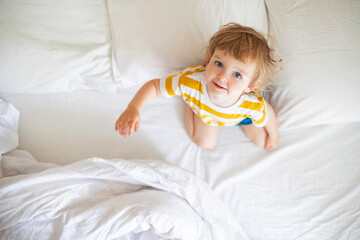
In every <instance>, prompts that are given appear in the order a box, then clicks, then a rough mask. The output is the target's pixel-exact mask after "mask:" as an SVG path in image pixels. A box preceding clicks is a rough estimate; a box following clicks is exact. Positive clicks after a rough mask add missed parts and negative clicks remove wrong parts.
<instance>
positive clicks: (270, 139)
mask: <svg viewBox="0 0 360 240" xmlns="http://www.w3.org/2000/svg"><path fill="white" fill-rule="evenodd" d="M278 143H279V134H276V135H274V134H273V135H268V136H267V137H266V142H265V150H273V149H275V148H276V147H277V145H278Z"/></svg>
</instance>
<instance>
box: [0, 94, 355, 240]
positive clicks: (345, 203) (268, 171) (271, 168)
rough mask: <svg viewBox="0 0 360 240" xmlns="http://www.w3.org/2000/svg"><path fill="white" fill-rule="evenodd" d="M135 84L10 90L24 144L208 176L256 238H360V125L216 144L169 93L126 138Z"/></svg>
mask: <svg viewBox="0 0 360 240" xmlns="http://www.w3.org/2000/svg"><path fill="white" fill-rule="evenodd" d="M135 90H136V89H135V88H132V90H130V91H125V90H124V91H122V92H120V93H119V94H117V95H109V94H101V93H96V92H76V93H71V94H70V93H68V94H58V95H54V94H51V95H17V94H2V97H3V98H4V99H6V100H8V101H11V102H13V104H14V105H15V106H16V107H17V108H18V109H19V111H20V112H21V119H20V124H19V139H20V140H19V143H20V145H19V149H31V153H32V154H33V155H34V156H35V158H36V159H38V161H40V162H48V163H57V164H62V165H67V164H70V163H72V162H76V161H79V160H82V159H85V158H88V157H91V156H97V157H101V158H106V159H112V158H119V157H120V156H121V157H122V158H125V159H161V160H165V161H166V162H170V163H173V164H176V165H177V166H180V167H182V168H184V169H187V170H189V171H190V172H192V173H193V174H195V175H196V176H198V177H200V178H201V179H204V180H205V181H206V182H207V183H208V184H209V186H210V187H211V189H213V191H214V192H215V194H216V195H217V197H218V198H219V199H220V200H221V201H222V202H223V204H224V205H225V207H226V208H227V209H228V210H229V211H230V212H231V214H232V215H233V216H234V218H235V219H236V222H237V223H238V224H240V225H241V226H242V227H243V229H244V231H245V232H246V234H247V235H248V236H249V238H250V239H261V240H263V239H265V240H266V239H274V236H275V237H276V239H284V240H287V239H297V238H299V239H301V238H303V239H313V238H316V239H341V240H348V239H351V240H355V239H358V238H359V237H360V231H359V229H360V225H359V222H360V221H359V219H360V206H359V204H358V199H359V198H360V187H359V182H360V174H359V172H360V169H359V168H360V150H359V148H358V144H356V143H359V142H360V134H359V133H360V123H357V122H354V123H343V124H332V125H323V126H313V127H300V128H292V129H281V130H280V135H281V138H280V143H279V147H278V149H276V150H275V151H273V152H266V151H264V150H263V149H262V148H258V147H255V146H254V145H253V144H252V143H251V142H249V140H248V139H247V138H246V137H245V136H244V134H243V133H242V131H241V130H240V129H238V128H225V129H223V130H222V132H221V134H220V138H219V143H218V146H217V147H216V148H215V149H214V150H213V151H206V150H202V149H199V148H198V147H196V146H195V144H193V143H192V142H191V141H190V139H189V138H188V136H187V134H186V131H185V128H184V126H183V121H182V119H183V107H184V106H183V103H182V102H181V101H180V100H179V99H172V100H165V99H162V98H160V99H157V100H154V101H153V102H151V103H150V105H149V107H148V110H145V111H144V112H143V114H142V123H141V128H140V131H139V132H138V133H137V134H135V135H134V136H133V137H131V138H128V139H124V138H122V137H120V136H119V135H118V133H116V132H115V130H114V121H115V120H116V118H117V117H118V114H119V112H120V111H121V109H123V108H124V107H125V106H126V104H127V102H128V101H129V100H130V98H131V96H132V94H133V93H132V91H135ZM74 104H76V111H74ZM33 106H36V108H35V107H33ZM43 129H46V131H44V130H43ZM35 136H36V137H35ZM54 136H56V137H54ZM32 139H36V141H31V140H32Z"/></svg>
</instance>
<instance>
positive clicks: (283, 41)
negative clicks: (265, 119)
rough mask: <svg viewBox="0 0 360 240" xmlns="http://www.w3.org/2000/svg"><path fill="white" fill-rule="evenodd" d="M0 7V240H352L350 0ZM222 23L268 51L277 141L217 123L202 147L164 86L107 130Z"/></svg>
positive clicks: (94, 1)
mask: <svg viewBox="0 0 360 240" xmlns="http://www.w3.org/2000/svg"><path fill="white" fill-rule="evenodd" d="M0 5H1V6H0V99H1V100H0V133H1V134H0V150H1V152H0V154H1V155H0V164H1V178H0V190H1V191H0V239H23V238H26V237H28V238H31V239H38V238H43V239H72V238H76V239H87V238H92V239H119V240H125V239H126V240H129V239H132V240H135V239H136V240H150V239H151V240H155V239H156V240H157V239H186V240H192V239H194V240H198V239H206V240H208V239H215V240H218V239H236V240H238V239H259V240H266V239H280V240H281V239H284V240H288V239H321V240H329V239H331V240H335V239H336V240H339V239H340V240H357V239H360V203H359V199H360V184H359V183H360V149H359V147H358V145H359V143H360V111H359V105H360V95H359V94H358V90H359V88H360V81H359V76H360V69H359V68H358V66H359V64H360V44H359V42H360V15H359V14H358V13H359V12H360V4H359V1H353V0H344V1H335V0H331V1H308V0H305V1H296V0H286V1H278V0H265V1H262V0H256V1H246V0H241V1H240V0H228V1H217V0H206V1H205V0H196V1H194V0H178V1H162V0H152V1H128V0H116V1H115V0H106V1H102V0H81V1H76V3H74V1H63V2H62V4H59V3H58V1H55V0H48V1H46V3H44V1H41V0H32V1H28V0H21V1H16V0H4V1H2V2H1V3H0ZM154 13H156V14H154ZM164 19H166V21H164ZM229 22H237V23H240V24H243V25H246V26H250V27H252V28H254V29H256V30H257V31H259V32H261V33H262V34H264V35H265V36H266V37H267V40H268V42H269V45H270V46H271V48H272V49H273V54H274V57H275V58H276V59H278V60H280V59H282V62H281V63H280V61H279V68H278V70H279V71H278V74H277V78H276V81H274V82H273V85H272V88H270V89H268V90H269V91H268V92H267V93H266V100H267V102H268V103H270V104H271V106H272V107H273V108H274V110H275V112H276V114H277V123H278V126H279V133H280V141H279V145H278V147H277V148H276V149H275V150H272V151H266V150H264V149H263V148H260V147H257V146H255V145H254V144H253V143H251V142H250V141H249V139H248V138H247V137H246V136H245V135H244V133H243V131H242V130H241V128H240V127H227V128H222V129H221V132H220V136H219V141H218V143H217V146H216V147H215V148H214V149H213V150H204V149H201V148H199V147H198V146H197V145H196V144H194V143H193V142H192V141H191V139H190V137H189V136H188V135H187V133H186V130H185V124H184V118H185V116H184V110H185V105H184V104H185V103H184V102H183V100H181V99H180V98H176V97H175V98H169V99H166V98H162V97H159V98H156V99H154V100H152V101H151V102H149V103H148V104H147V106H146V107H145V108H144V109H143V110H142V112H141V123H140V129H139V131H138V132H137V133H136V134H134V135H133V136H131V137H130V138H123V137H121V136H120V135H119V133H118V132H116V131H115V121H116V119H117V118H118V117H119V115H120V114H121V112H122V111H124V110H125V108H126V107H127V105H128V103H129V102H130V101H131V99H132V97H133V96H134V94H135V93H136V92H137V90H138V89H139V88H140V87H141V86H142V84H144V83H145V82H146V81H148V80H150V79H153V78H159V77H163V75H167V74H170V73H173V72H178V71H181V70H182V69H184V68H185V67H187V66H190V65H195V64H200V63H201V61H202V60H203V57H204V52H203V51H202V50H203V48H204V47H205V46H206V44H207V39H208V38H209V37H210V36H211V35H212V34H213V33H214V32H216V31H217V29H218V28H219V27H220V26H222V25H224V24H226V23H229ZM26 187H28V189H31V190H29V191H26Z"/></svg>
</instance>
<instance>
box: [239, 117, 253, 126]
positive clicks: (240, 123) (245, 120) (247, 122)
mask: <svg viewBox="0 0 360 240" xmlns="http://www.w3.org/2000/svg"><path fill="white" fill-rule="evenodd" d="M252 123H253V122H252V120H251V118H245V119H244V120H242V121H241V122H239V123H238V124H236V126H241V125H251V124H252Z"/></svg>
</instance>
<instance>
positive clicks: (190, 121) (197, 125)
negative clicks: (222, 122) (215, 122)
mask: <svg viewBox="0 0 360 240" xmlns="http://www.w3.org/2000/svg"><path fill="white" fill-rule="evenodd" d="M185 126H186V130H187V132H188V134H189V136H190V138H191V139H192V140H193V142H194V143H196V144H197V145H198V146H199V147H201V148H204V149H213V148H214V147H215V146H216V142H217V139H218V137H219V133H220V127H214V126H210V125H207V124H205V123H204V122H203V121H202V120H201V119H200V117H199V116H197V115H196V114H195V113H194V112H193V110H192V109H191V108H190V107H189V106H188V105H186V107H185Z"/></svg>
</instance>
